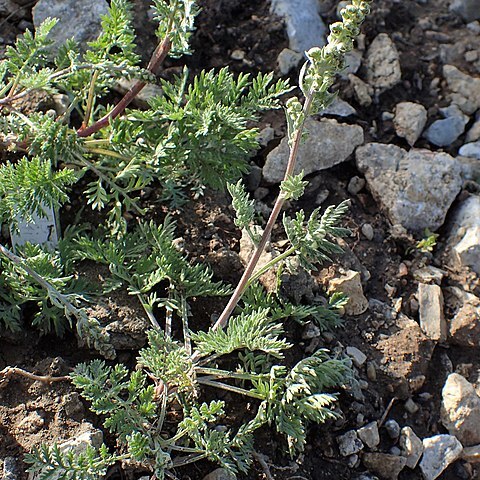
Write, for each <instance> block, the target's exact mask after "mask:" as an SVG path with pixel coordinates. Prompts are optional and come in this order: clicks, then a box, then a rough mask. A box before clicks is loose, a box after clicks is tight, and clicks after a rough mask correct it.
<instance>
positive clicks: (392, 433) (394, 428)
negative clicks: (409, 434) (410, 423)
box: [385, 418, 400, 440]
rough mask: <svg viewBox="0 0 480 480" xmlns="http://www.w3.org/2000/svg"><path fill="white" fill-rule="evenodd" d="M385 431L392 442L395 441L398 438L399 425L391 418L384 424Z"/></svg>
mask: <svg viewBox="0 0 480 480" xmlns="http://www.w3.org/2000/svg"><path fill="white" fill-rule="evenodd" d="M385 430H386V431H387V433H388V436H389V437H390V438H391V439H392V440H396V439H397V438H398V437H399V436H400V425H399V424H398V422H397V421H396V420H394V419H393V418H391V419H390V420H387V421H386V422H385Z"/></svg>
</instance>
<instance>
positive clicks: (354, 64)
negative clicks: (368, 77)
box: [340, 49, 363, 80]
mask: <svg viewBox="0 0 480 480" xmlns="http://www.w3.org/2000/svg"><path fill="white" fill-rule="evenodd" d="M362 59H363V53H362V52H361V51H360V50H357V49H355V50H352V51H350V52H347V53H346V54H345V65H346V66H345V68H344V69H343V70H342V71H341V72H340V78H342V79H343V80H347V79H348V75H350V74H351V73H357V72H358V70H359V69H360V67H361V66H362Z"/></svg>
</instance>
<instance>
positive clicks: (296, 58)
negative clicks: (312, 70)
mask: <svg viewBox="0 0 480 480" xmlns="http://www.w3.org/2000/svg"><path fill="white" fill-rule="evenodd" d="M302 58H303V54H302V53H300V52H295V51H294V50H290V49H289V48H284V49H283V50H282V51H281V52H280V53H279V54H278V57H277V63H278V69H279V70H280V73H281V74H282V75H287V74H288V73H289V72H290V70H293V69H294V68H297V67H298V65H299V63H300V62H301V61H302Z"/></svg>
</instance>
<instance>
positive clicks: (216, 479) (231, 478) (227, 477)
mask: <svg viewBox="0 0 480 480" xmlns="http://www.w3.org/2000/svg"><path fill="white" fill-rule="evenodd" d="M236 478H237V477H236V475H235V474H233V473H231V472H229V471H228V470H227V469H225V468H217V469H216V470H214V471H213V472H210V473H209V474H208V475H206V476H205V477H203V480H236Z"/></svg>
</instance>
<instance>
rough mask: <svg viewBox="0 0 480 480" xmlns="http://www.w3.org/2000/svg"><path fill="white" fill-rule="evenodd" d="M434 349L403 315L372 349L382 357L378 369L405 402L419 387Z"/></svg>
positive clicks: (416, 325)
mask: <svg viewBox="0 0 480 480" xmlns="http://www.w3.org/2000/svg"><path fill="white" fill-rule="evenodd" d="M434 346H435V345H434V343H433V342H432V341H431V340H430V339H429V338H428V337H427V336H426V335H425V334H424V333H423V332H422V330H421V329H420V326H419V325H418V323H417V322H415V321H414V320H412V319H410V318H408V317H406V316H405V315H403V314H400V315H399V316H398V318H397V320H396V329H395V330H394V333H392V334H391V335H390V336H389V337H384V338H381V339H380V340H379V341H378V342H377V344H376V346H375V348H377V349H378V350H379V351H380V352H382V353H383V354H384V356H385V357H384V362H382V365H380V366H379V367H378V368H379V370H380V371H381V372H383V373H384V374H386V375H388V376H389V377H390V378H391V382H392V385H393V387H394V388H395V394H396V396H397V397H398V398H403V399H406V398H408V397H409V396H410V391H412V392H413V391H415V390H416V389H417V388H420V387H421V383H420V384H419V383H418V380H417V379H418V378H423V379H424V378H425V375H426V373H427V371H428V368H429V365H430V359H431V357H432V353H433V349H434Z"/></svg>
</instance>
